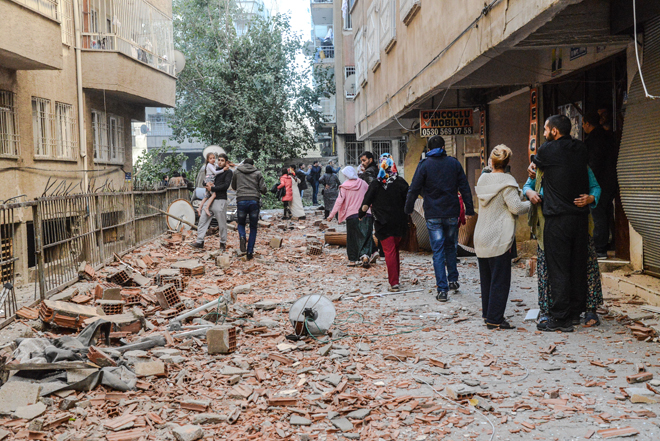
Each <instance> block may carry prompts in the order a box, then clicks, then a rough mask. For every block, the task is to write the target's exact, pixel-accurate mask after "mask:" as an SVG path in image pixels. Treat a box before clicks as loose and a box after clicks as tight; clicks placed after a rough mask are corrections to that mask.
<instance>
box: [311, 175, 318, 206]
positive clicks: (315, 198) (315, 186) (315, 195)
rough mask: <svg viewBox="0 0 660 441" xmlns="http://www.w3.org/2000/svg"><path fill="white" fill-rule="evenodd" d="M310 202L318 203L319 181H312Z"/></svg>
mask: <svg viewBox="0 0 660 441" xmlns="http://www.w3.org/2000/svg"><path fill="white" fill-rule="evenodd" d="M312 204H314V205H318V204H319V181H312Z"/></svg>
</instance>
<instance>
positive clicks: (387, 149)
mask: <svg viewBox="0 0 660 441" xmlns="http://www.w3.org/2000/svg"><path fill="white" fill-rule="evenodd" d="M391 150H392V141H371V153H373V154H374V158H378V157H380V155H382V154H383V153H389V154H392V152H391Z"/></svg>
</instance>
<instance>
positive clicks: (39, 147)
mask: <svg viewBox="0 0 660 441" xmlns="http://www.w3.org/2000/svg"><path fill="white" fill-rule="evenodd" d="M32 134H33V137H34V156H35V157H37V158H50V157H52V156H53V155H54V154H55V137H54V136H53V110H52V109H51V105H50V100H47V99H44V98H37V97H32Z"/></svg>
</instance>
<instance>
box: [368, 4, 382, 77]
mask: <svg viewBox="0 0 660 441" xmlns="http://www.w3.org/2000/svg"><path fill="white" fill-rule="evenodd" d="M366 21H367V23H366V35H365V37H366V38H365V41H366V49H367V51H366V52H367V54H366V55H367V56H366V60H367V67H368V68H369V69H371V70H372V71H374V72H375V71H376V69H378V67H379V66H380V46H379V42H380V37H379V32H378V31H379V30H380V26H379V24H380V21H379V15H378V2H376V1H375V2H373V3H372V4H371V6H370V7H369V10H368V11H367V17H366Z"/></svg>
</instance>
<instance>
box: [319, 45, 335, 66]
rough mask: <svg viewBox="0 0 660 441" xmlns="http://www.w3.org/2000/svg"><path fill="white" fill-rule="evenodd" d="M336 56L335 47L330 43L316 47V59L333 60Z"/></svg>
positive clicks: (321, 60)
mask: <svg viewBox="0 0 660 441" xmlns="http://www.w3.org/2000/svg"><path fill="white" fill-rule="evenodd" d="M334 58H335V47H334V46H329V45H321V46H317V47H316V53H315V54H314V61H315V62H317V63H322V62H323V61H325V60H332V59H334Z"/></svg>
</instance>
